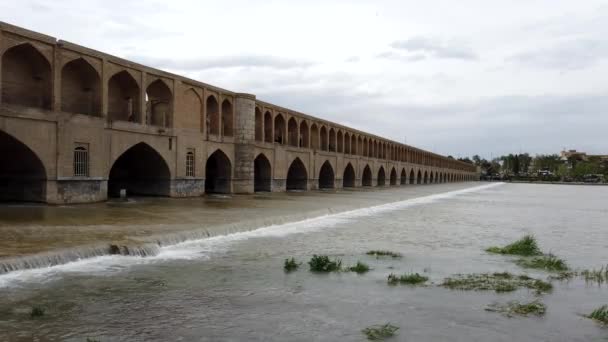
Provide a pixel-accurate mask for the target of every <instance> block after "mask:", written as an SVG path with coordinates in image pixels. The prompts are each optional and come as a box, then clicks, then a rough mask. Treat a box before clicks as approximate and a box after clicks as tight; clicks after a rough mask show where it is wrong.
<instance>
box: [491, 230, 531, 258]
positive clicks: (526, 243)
mask: <svg viewBox="0 0 608 342" xmlns="http://www.w3.org/2000/svg"><path fill="white" fill-rule="evenodd" d="M486 252H488V253H496V254H506V255H521V256H536V255H542V252H541V250H540V248H539V247H538V243H536V238H534V236H533V235H525V236H524V237H522V238H521V239H519V240H517V241H515V242H513V243H510V244H508V245H506V246H504V247H496V246H494V247H489V248H487V249H486Z"/></svg>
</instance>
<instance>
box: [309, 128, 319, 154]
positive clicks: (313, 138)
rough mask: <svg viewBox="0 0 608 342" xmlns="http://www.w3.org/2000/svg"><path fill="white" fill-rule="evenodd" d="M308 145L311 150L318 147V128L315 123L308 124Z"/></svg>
mask: <svg viewBox="0 0 608 342" xmlns="http://www.w3.org/2000/svg"><path fill="white" fill-rule="evenodd" d="M310 147H311V148H312V149H313V150H318V149H319V129H318V128H317V124H315V123H313V124H312V125H311V126H310Z"/></svg>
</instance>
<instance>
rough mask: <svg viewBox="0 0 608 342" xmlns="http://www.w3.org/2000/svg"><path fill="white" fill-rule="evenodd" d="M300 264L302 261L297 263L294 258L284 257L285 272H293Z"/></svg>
mask: <svg viewBox="0 0 608 342" xmlns="http://www.w3.org/2000/svg"><path fill="white" fill-rule="evenodd" d="M300 265H302V263H301V262H300V263H298V262H297V261H296V259H295V258H289V259H285V264H284V266H283V269H284V270H285V272H287V273H289V272H293V271H295V270H297V269H298V268H299V267H300Z"/></svg>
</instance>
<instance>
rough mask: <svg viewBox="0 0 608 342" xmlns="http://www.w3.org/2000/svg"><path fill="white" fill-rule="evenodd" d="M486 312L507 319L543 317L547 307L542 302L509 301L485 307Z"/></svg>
mask: <svg viewBox="0 0 608 342" xmlns="http://www.w3.org/2000/svg"><path fill="white" fill-rule="evenodd" d="M486 311H492V312H500V313H502V314H503V315H505V316H507V317H513V316H515V315H519V316H528V315H534V316H543V315H544V314H545V312H547V307H546V306H545V304H543V303H542V302H540V301H538V300H535V301H533V302H529V303H520V302H518V301H511V302H508V303H506V304H500V303H494V304H491V305H488V307H486Z"/></svg>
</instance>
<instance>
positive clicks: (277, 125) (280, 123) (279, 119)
mask: <svg viewBox="0 0 608 342" xmlns="http://www.w3.org/2000/svg"><path fill="white" fill-rule="evenodd" d="M285 129H286V127H285V119H284V118H283V115H281V113H279V114H277V115H276V116H275V117H274V142H275V143H279V144H281V145H284V144H286V143H287V142H286V141H285V135H286V134H285V132H286V130H285Z"/></svg>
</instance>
